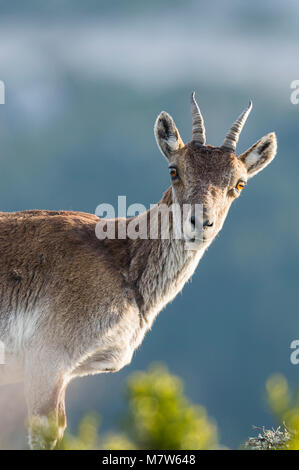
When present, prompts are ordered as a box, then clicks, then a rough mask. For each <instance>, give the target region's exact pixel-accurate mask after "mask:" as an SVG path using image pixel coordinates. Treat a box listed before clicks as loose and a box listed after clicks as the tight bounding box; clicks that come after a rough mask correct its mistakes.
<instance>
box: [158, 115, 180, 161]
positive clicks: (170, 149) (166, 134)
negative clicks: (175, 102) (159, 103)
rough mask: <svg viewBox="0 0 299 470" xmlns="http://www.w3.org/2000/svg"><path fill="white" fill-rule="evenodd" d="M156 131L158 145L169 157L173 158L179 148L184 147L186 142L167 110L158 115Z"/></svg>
mask: <svg viewBox="0 0 299 470" xmlns="http://www.w3.org/2000/svg"><path fill="white" fill-rule="evenodd" d="M154 132H155V137H156V141H157V144H158V147H159V148H160V150H161V152H162V153H163V155H165V157H166V158H167V159H169V158H171V156H172V155H173V154H174V153H175V152H176V151H177V150H179V149H180V148H182V147H184V142H183V141H182V139H181V136H180V134H179V131H178V130H177V128H176V125H175V123H174V120H173V119H172V117H171V116H169V114H168V113H166V112H165V111H162V113H160V114H159V116H158V117H157V120H156V122H155V128H154Z"/></svg>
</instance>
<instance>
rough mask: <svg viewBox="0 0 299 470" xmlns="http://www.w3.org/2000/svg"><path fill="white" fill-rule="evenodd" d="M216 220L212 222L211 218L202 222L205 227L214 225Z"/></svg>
mask: <svg viewBox="0 0 299 470" xmlns="http://www.w3.org/2000/svg"><path fill="white" fill-rule="evenodd" d="M213 225H214V222H210V221H209V220H205V221H204V223H203V224H202V226H203V227H213Z"/></svg>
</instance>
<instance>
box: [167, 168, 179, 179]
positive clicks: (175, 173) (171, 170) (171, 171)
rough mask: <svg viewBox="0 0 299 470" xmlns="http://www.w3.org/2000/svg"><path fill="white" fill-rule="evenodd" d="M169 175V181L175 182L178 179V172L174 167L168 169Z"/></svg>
mask: <svg viewBox="0 0 299 470" xmlns="http://www.w3.org/2000/svg"><path fill="white" fill-rule="evenodd" d="M169 174H170V176H171V179H173V180H175V179H176V178H177V177H178V170H177V169H176V168H175V167H174V166H171V167H170V168H169Z"/></svg>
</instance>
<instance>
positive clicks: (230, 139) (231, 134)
mask: <svg viewBox="0 0 299 470" xmlns="http://www.w3.org/2000/svg"><path fill="white" fill-rule="evenodd" d="M251 109H252V101H251V100H250V101H249V105H248V107H247V108H246V109H245V111H243V113H242V114H240V116H239V117H238V119H237V120H236V121H235V122H234V123H233V125H232V127H231V128H230V130H229V131H228V133H227V134H226V137H225V139H224V141H223V144H222V146H221V148H224V149H227V150H230V151H231V152H235V151H236V148H237V143H238V140H239V137H240V134H241V131H242V129H243V127H244V124H245V122H246V120H247V118H248V116H249V113H250V111H251Z"/></svg>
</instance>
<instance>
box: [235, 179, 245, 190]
mask: <svg viewBox="0 0 299 470" xmlns="http://www.w3.org/2000/svg"><path fill="white" fill-rule="evenodd" d="M244 188H245V183H244V181H239V182H238V183H237V185H236V189H237V190H238V191H242V189H244Z"/></svg>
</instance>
